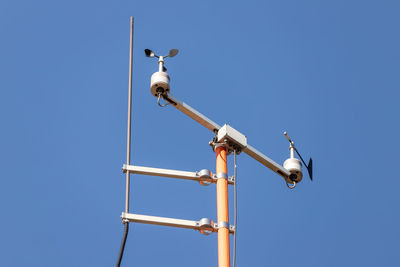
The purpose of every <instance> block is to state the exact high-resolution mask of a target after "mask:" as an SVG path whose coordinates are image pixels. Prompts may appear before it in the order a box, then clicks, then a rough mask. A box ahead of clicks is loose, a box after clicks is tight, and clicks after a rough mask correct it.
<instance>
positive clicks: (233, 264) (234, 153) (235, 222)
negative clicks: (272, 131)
mask: <svg viewBox="0 0 400 267" xmlns="http://www.w3.org/2000/svg"><path fill="white" fill-rule="evenodd" d="M233 164H234V166H233V172H234V174H233V177H235V184H234V186H233V187H234V188H233V205H234V207H233V212H234V216H233V218H234V226H235V233H234V234H233V260H232V262H233V263H232V267H235V266H236V236H237V164H236V150H235V151H233Z"/></svg>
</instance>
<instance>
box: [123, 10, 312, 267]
mask: <svg viewBox="0 0 400 267" xmlns="http://www.w3.org/2000/svg"><path fill="white" fill-rule="evenodd" d="M132 51H133V17H131V32H130V61H129V70H130V72H129V100H128V129H127V131H128V141H127V163H126V164H124V165H123V168H122V169H123V172H124V173H126V198H125V212H123V213H122V215H121V218H122V222H123V223H124V225H125V232H124V237H123V240H122V245H121V250H120V254H119V258H118V262H117V266H120V263H121V259H122V255H123V251H124V247H125V242H126V238H127V235H128V229H129V228H128V225H129V223H130V222H134V223H145V224H154V225H162V226H170V227H178V228H186V229H193V230H197V231H199V232H200V233H202V234H204V235H209V234H211V233H213V232H215V233H217V234H218V266H219V267H230V248H229V246H230V244H229V235H230V234H233V236H234V242H233V245H234V248H233V261H232V262H233V266H235V260H236V232H237V225H236V217H237V215H236V210H237V208H236V206H237V204H236V194H237V190H236V185H237V177H236V166H237V164H236V156H237V155H239V154H241V153H242V152H243V153H245V154H247V155H249V156H250V157H252V158H253V159H255V160H257V161H258V162H260V163H261V164H263V165H264V166H266V167H267V168H269V169H270V170H272V171H273V172H275V173H276V174H278V175H279V176H281V177H282V178H283V179H284V181H285V183H286V185H287V186H288V187H289V188H290V189H293V188H295V187H296V185H297V184H298V183H300V182H301V180H302V178H303V171H302V163H303V164H304V166H305V167H306V169H307V171H308V175H309V177H310V179H311V180H312V178H313V176H312V159H311V158H310V160H309V163H308V164H306V163H305V161H304V160H303V158H302V156H301V155H300V153H299V151H298V150H297V148H296V147H295V145H294V142H293V141H292V139H291V138H290V137H289V136H288V134H287V133H286V132H284V135H285V136H286V138H287V140H288V141H289V152H290V155H289V158H288V159H287V160H285V161H284V163H283V166H282V165H280V164H278V163H276V162H275V161H273V160H272V159H270V158H269V157H267V156H266V155H264V154H263V153H261V152H260V151H258V150H257V149H255V148H254V147H253V146H251V145H250V144H249V143H248V141H247V137H246V136H245V135H244V134H242V133H241V132H239V131H238V130H236V129H235V128H233V127H232V126H230V125H228V124H224V125H223V126H220V125H218V124H217V123H215V122H214V121H212V120H211V119H209V118H208V117H206V116H205V115H203V114H202V113H200V112H199V111H197V110H195V109H194V108H192V107H191V106H189V105H188V104H186V103H184V102H181V101H179V100H178V99H176V98H175V97H174V96H173V95H172V94H171V84H170V83H171V79H170V77H169V75H168V73H167V68H166V67H165V59H166V58H172V57H174V56H176V55H177V54H178V49H171V50H169V53H168V54H167V55H165V56H159V55H156V54H155V53H154V52H153V51H152V50H150V49H145V50H144V52H145V55H146V56H147V57H149V58H157V59H158V71H156V72H154V73H153V75H152V76H151V79H150V93H151V94H152V95H153V96H154V97H156V98H157V104H158V105H159V106H160V107H165V106H167V105H169V106H172V107H174V108H176V109H178V110H179V111H181V112H182V113H184V114H185V115H187V116H189V117H190V118H192V119H193V120H195V121H196V122H198V123H200V124H201V125H202V126H204V127H205V128H207V129H208V130H210V131H211V132H212V133H213V136H212V140H211V141H210V142H209V145H210V146H211V147H212V148H213V151H214V153H215V156H216V169H215V172H213V171H212V170H209V169H201V170H196V171H181V170H170V169H161V168H153V167H144V166H135V165H131V164H130V138H131V137H130V130H131V106H132ZM161 99H162V100H163V101H165V104H161V102H160V101H161ZM295 152H296V153H297V155H298V156H299V158H300V160H301V161H300V160H299V159H297V158H296V157H295ZM231 154H233V155H234V175H233V176H228V171H227V169H228V168H227V159H228V156H229V155H231ZM130 174H140V175H151V176H158V177H168V178H175V179H183V180H191V181H197V182H199V183H200V184H201V185H205V186H209V185H211V184H216V190H217V213H218V214H217V215H218V216H217V220H216V221H213V220H211V219H209V218H201V219H199V220H183V219H175V218H166V217H157V216H150V215H141V214H134V213H130V212H129V194H130V191H129V188H130ZM230 185H232V186H234V224H233V225H230V224H229V214H228V210H229V206H228V205H229V202H228V186H230Z"/></svg>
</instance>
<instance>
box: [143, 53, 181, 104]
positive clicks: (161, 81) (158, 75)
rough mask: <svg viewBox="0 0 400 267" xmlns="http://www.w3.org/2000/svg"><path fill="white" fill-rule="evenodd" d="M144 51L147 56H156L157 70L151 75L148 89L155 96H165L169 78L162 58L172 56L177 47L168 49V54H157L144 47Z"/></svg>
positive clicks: (167, 91)
mask: <svg viewBox="0 0 400 267" xmlns="http://www.w3.org/2000/svg"><path fill="white" fill-rule="evenodd" d="M144 53H145V55H146V56H147V57H156V58H158V71H157V72H155V73H154V74H153V75H152V76H151V81H150V91H151V94H152V95H154V96H155V97H158V98H159V97H160V96H165V95H167V94H168V93H169V91H170V86H169V83H170V78H169V75H168V74H167V72H166V71H167V69H166V68H165V66H164V59H165V58H167V57H174V56H176V55H177V54H178V49H171V50H169V53H168V55H166V56H158V55H156V54H155V53H154V52H153V51H152V50H150V49H145V50H144Z"/></svg>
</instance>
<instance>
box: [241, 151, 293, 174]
mask: <svg viewBox="0 0 400 267" xmlns="http://www.w3.org/2000/svg"><path fill="white" fill-rule="evenodd" d="M243 152H244V153H246V154H247V155H249V156H250V157H252V158H253V159H255V160H257V161H258V162H260V163H261V164H262V165H264V166H266V167H268V168H270V169H271V170H272V171H274V172H276V173H277V174H279V175H280V176H282V177H283V178H285V180H286V179H287V178H288V177H289V175H290V172H289V171H288V170H286V169H285V168H283V167H282V166H281V165H279V164H278V163H276V162H275V161H273V160H272V159H270V158H269V157H267V156H265V155H264V154H263V153H261V152H260V151H258V150H257V149H255V148H254V147H252V146H250V145H249V144H247V147H246V148H244V149H243Z"/></svg>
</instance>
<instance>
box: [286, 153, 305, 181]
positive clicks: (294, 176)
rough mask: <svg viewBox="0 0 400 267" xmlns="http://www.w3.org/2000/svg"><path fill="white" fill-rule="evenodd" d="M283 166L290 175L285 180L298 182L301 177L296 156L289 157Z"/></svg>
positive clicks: (299, 163)
mask: <svg viewBox="0 0 400 267" xmlns="http://www.w3.org/2000/svg"><path fill="white" fill-rule="evenodd" d="M283 168H285V169H286V170H288V171H289V172H290V176H289V177H288V179H287V180H286V181H287V182H288V183H293V182H296V183H299V182H300V181H301V179H303V172H302V171H301V162H300V160H298V159H296V158H289V159H287V160H285V162H284V163H283Z"/></svg>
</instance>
